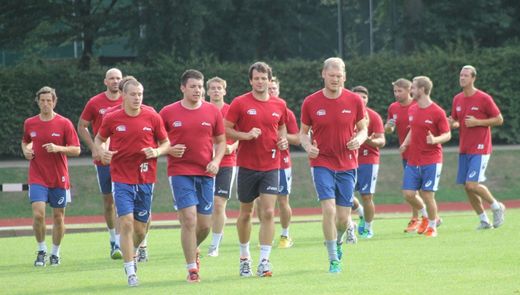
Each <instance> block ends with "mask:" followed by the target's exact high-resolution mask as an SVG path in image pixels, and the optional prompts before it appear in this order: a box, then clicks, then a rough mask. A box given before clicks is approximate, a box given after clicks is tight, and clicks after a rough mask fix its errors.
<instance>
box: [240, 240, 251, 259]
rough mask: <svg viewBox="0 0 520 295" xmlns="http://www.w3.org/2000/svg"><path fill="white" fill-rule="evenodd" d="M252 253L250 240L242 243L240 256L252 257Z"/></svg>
mask: <svg viewBox="0 0 520 295" xmlns="http://www.w3.org/2000/svg"><path fill="white" fill-rule="evenodd" d="M250 257H251V253H249V242H247V243H245V244H240V258H250Z"/></svg>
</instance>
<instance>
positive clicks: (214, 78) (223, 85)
mask: <svg viewBox="0 0 520 295" xmlns="http://www.w3.org/2000/svg"><path fill="white" fill-rule="evenodd" d="M211 83H219V84H220V85H222V87H224V89H226V88H227V82H226V80H224V79H222V78H220V77H218V76H215V77H213V78H211V79H209V80H208V81H206V87H207V88H208V89H209V84H211Z"/></svg>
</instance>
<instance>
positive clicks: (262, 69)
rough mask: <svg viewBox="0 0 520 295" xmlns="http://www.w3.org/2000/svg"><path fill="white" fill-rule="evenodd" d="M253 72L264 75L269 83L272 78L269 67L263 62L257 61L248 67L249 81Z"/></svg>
mask: <svg viewBox="0 0 520 295" xmlns="http://www.w3.org/2000/svg"><path fill="white" fill-rule="evenodd" d="M253 70H256V71H257V72H259V73H266V74H267V78H268V79H269V81H271V79H272V78H273V71H272V70H271V67H270V66H269V65H268V64H266V63H265V62H263V61H257V62H255V63H254V64H252V65H251V66H250V67H249V80H252V79H253Z"/></svg>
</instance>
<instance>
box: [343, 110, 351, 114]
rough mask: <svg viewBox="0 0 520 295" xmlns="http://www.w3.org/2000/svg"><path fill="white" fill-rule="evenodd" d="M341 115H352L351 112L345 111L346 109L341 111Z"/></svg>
mask: <svg viewBox="0 0 520 295" xmlns="http://www.w3.org/2000/svg"><path fill="white" fill-rule="evenodd" d="M341 113H342V114H350V113H352V111H351V110H347V109H343V110H342V111H341Z"/></svg>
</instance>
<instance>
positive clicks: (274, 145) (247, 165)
mask: <svg viewBox="0 0 520 295" xmlns="http://www.w3.org/2000/svg"><path fill="white" fill-rule="evenodd" d="M271 79H272V71H271V68H270V67H269V65H267V64H266V63H264V62H256V63H254V64H253V65H251V66H250V67H249V84H251V87H252V91H251V92H248V93H246V94H243V95H241V96H238V97H236V98H235V99H234V100H233V102H232V103H231V106H230V108H229V111H228V113H227V115H226V120H225V126H226V135H227V136H228V138H230V139H233V140H240V143H239V145H238V153H237V166H238V167H239V169H238V178H237V191H238V199H239V201H240V213H239V216H238V219H237V230H238V239H239V242H240V276H251V275H252V272H251V263H252V262H251V255H250V252H249V239H250V236H251V218H252V215H253V202H254V200H255V199H256V198H259V200H260V201H259V203H258V205H259V206H260V210H259V212H260V215H261V216H260V233H259V240H260V259H259V262H260V263H259V265H258V268H257V273H256V274H257V275H258V276H260V277H266V276H271V275H272V270H271V264H270V262H269V256H270V254H271V243H272V241H273V237H274V231H275V224H274V207H275V204H276V195H277V194H278V185H279V181H278V180H279V176H278V171H279V168H280V152H279V150H285V149H287V148H288V145H289V143H288V142H287V138H286V133H287V132H286V129H285V120H286V119H285V117H286V109H287V107H286V104H285V102H284V101H283V100H281V99H279V98H277V97H271V96H270V95H269V93H268V87H269V81H270V80H271Z"/></svg>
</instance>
